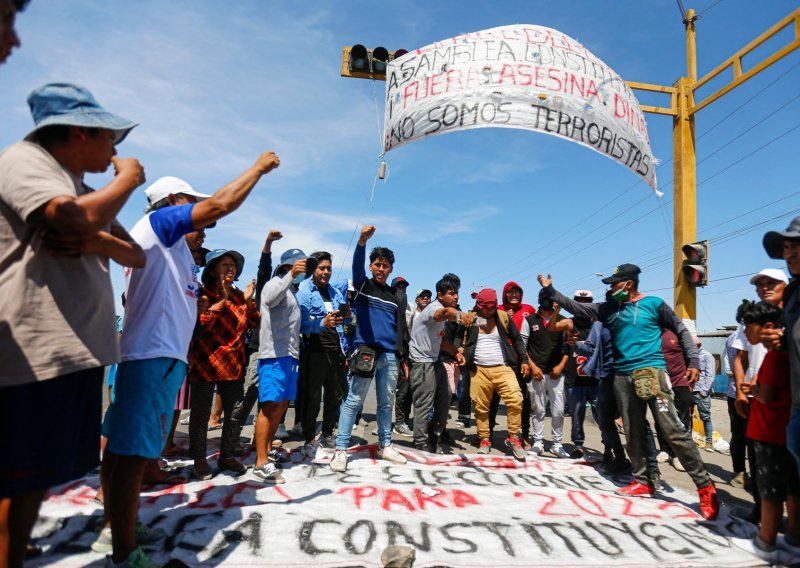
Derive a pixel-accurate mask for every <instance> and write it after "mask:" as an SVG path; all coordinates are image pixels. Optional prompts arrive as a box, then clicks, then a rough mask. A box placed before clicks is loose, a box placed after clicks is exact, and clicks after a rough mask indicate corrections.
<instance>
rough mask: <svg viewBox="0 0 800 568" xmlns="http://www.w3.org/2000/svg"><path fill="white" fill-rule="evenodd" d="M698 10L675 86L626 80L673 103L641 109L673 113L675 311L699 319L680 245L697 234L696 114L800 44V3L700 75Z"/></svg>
mask: <svg viewBox="0 0 800 568" xmlns="http://www.w3.org/2000/svg"><path fill="white" fill-rule="evenodd" d="M696 19H697V17H696V15H695V12H694V10H687V12H686V18H685V20H684V23H685V24H686V75H687V76H686V77H681V78H680V79H678V81H677V82H676V83H675V85H674V86H673V87H667V86H664V85H652V84H649V83H636V82H634V81H628V86H629V87H630V88H631V89H636V90H640V91H648V92H654V93H664V94H668V95H670V106H669V108H666V107H656V106H648V105H641V106H640V108H641V109H642V111H643V112H649V113H653V114H661V115H668V116H672V140H673V141H672V149H673V164H674V166H673V168H674V180H675V182H674V194H675V197H674V224H675V226H674V242H673V246H674V253H673V268H674V274H673V282H674V286H675V291H674V292H675V313H676V314H677V315H678V317H680V318H688V319H696V317H697V296H696V290H695V288H693V287H692V286H689V284H688V282H687V281H686V279H685V278H684V276H683V270H682V268H683V250H682V248H681V247H682V246H683V245H684V244H686V243H691V242H694V241H696V240H697V151H696V148H695V120H694V116H695V113H697V111H699V110H701V109H703V108H705V107H706V106H708V105H710V104H711V103H713V102H714V101H716V100H718V99H720V98H721V97H723V96H724V95H725V94H727V93H729V92H730V91H732V90H733V89H735V88H736V87H738V86H739V85H741V84H742V83H744V82H745V81H747V80H748V79H751V78H752V77H754V76H755V75H757V74H758V73H760V72H761V71H763V70H764V69H766V68H767V67H769V66H770V65H772V64H774V63H776V62H777V61H779V60H780V59H782V58H783V57H786V56H787V55H788V54H789V53H791V52H792V51H794V50H795V49H797V48H799V47H800V8H797V9H795V10H794V11H792V12H791V13H790V14H789V15H787V16H786V17H785V18H783V19H782V20H780V21H779V22H777V23H776V24H775V25H774V26H772V27H771V28H769V29H768V30H767V31H765V32H764V33H762V34H761V35H760V36H758V37H757V38H756V39H754V40H753V41H751V42H750V43H748V44H747V45H746V46H744V47H743V48H742V49H740V50H739V51H737V52H736V53H734V54H733V55H731V56H730V57H728V58H727V59H726V60H725V61H723V62H722V63H720V64H719V65H718V66H717V67H715V68H714V69H713V70H712V71H711V72H709V73H708V74H706V75H704V76H703V77H702V78H700V79H698V78H697V50H696V41H695V26H694V23H695V20H696ZM790 26H791V27H792V30H793V34H794V39H793V40H792V41H790V42H789V43H788V44H786V45H784V46H783V47H781V48H780V49H778V50H777V51H775V52H774V53H772V54H771V55H769V56H768V57H766V58H764V59H763V60H762V61H760V62H759V63H756V64H755V65H752V66H751V67H750V68H749V69H748V70H747V71H744V66H743V63H742V60H743V58H744V57H745V56H747V55H749V54H751V53H752V52H753V50H755V49H756V48H757V47H759V46H761V45H763V44H764V43H765V42H767V41H768V40H769V39H771V38H772V37H774V36H775V35H776V34H778V33H780V32H781V31H783V30H785V29H786V28H788V27H790ZM731 68H732V70H733V78H732V80H731V81H730V82H729V83H727V84H726V85H724V86H723V87H721V88H720V89H718V90H717V91H715V92H714V93H712V94H710V95H709V96H707V97H706V98H705V99H703V100H702V101H700V102H697V103H696V102H695V100H694V95H695V93H696V92H697V90H698V89H700V88H701V87H703V86H704V85H706V84H708V83H709V81H711V80H712V79H714V78H715V77H717V76H719V75H720V74H721V73H722V72H723V71H725V70H727V69H731Z"/></svg>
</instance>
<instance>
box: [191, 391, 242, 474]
mask: <svg viewBox="0 0 800 568" xmlns="http://www.w3.org/2000/svg"><path fill="white" fill-rule="evenodd" d="M214 387H216V389H217V392H219V396H220V397H221V398H222V412H224V413H225V416H226V417H230V416H232V415H233V409H234V407H235V406H236V404H241V400H242V398H243V397H244V379H236V380H233V381H217V382H207V381H193V382H192V413H191V414H189V457H190V458H192V459H195V460H197V459H206V458H207V457H208V452H207V451H206V443H207V442H208V419H209V418H210V417H211V404H212V402H213V401H214ZM238 442H239V429H238V428H237V425H236V424H235V421H234V420H229V419H228V418H226V419H225V421H224V422H223V423H222V438H221V440H220V443H221V445H220V452H219V459H226V458H232V457H233V452H234V451H235V449H236V446H237V445H238Z"/></svg>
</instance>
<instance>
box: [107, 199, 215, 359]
mask: <svg viewBox="0 0 800 568" xmlns="http://www.w3.org/2000/svg"><path fill="white" fill-rule="evenodd" d="M193 207H194V204H193V203H192V204H188V205H176V206H173V207H163V208H161V209H157V210H156V211H153V212H152V213H150V214H148V215H146V216H145V217H143V218H142V219H140V220H139V222H138V223H136V226H135V227H134V228H133V230H131V236H132V237H133V238H134V239H135V240H136V242H137V243H139V245H140V246H141V247H142V248H143V249H144V252H145V255H147V263H146V264H145V267H144V268H136V269H130V268H128V269H126V270H125V319H124V321H123V324H122V343H121V348H122V360H123V361H138V360H141V359H154V358H156V357H170V358H172V359H178V360H180V361H184V362H187V357H186V356H187V353H188V352H189V342H190V341H191V339H192V331H193V330H194V326H195V322H196V320H197V294H198V291H199V290H200V283H199V282H198V280H197V274H198V272H199V271H200V270H199V268H198V267H197V266H195V264H194V259H193V258H192V253H191V251H189V246H188V245H187V244H186V239H184V238H183V237H184V235H186V234H187V233H191V232H193V231H194V230H195V229H194V227H193V226H192V208H193Z"/></svg>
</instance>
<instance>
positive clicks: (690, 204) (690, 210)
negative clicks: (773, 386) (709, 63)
mask: <svg viewBox="0 0 800 568" xmlns="http://www.w3.org/2000/svg"><path fill="white" fill-rule="evenodd" d="M695 19H696V18H695V13H694V10H687V12H686V20H685V22H686V72H687V75H688V77H681V78H680V79H678V82H677V83H676V84H675V86H676V87H677V89H678V96H677V103H678V115H677V116H676V117H675V118H674V119H673V121H672V139H673V156H674V157H675V159H674V170H675V175H674V179H675V184H674V191H675V200H674V215H675V228H674V231H675V232H674V243H673V246H674V260H673V267H674V270H675V274H674V277H675V279H674V283H675V313H676V314H677V316H678V317H679V318H688V319H692V320H694V319H696V318H697V295H696V291H695V289H694V288H693V287H692V286H689V284H688V283H687V282H686V279H685V278H684V277H683V270H682V268H683V251H682V250H681V247H682V246H683V245H684V244H686V243H692V242H694V241H695V239H696V238H697V155H696V153H695V136H694V115H693V114H690V113H689V109H691V108H692V107H693V106H694V94H693V91H692V85H693V84H694V82H695V81H696V80H697V45H696V43H695V29H694V21H695Z"/></svg>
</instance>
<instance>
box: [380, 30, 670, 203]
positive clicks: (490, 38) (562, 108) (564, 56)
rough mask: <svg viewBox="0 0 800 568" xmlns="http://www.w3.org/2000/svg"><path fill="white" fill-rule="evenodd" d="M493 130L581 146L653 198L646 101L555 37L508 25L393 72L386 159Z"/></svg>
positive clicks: (400, 63)
mask: <svg viewBox="0 0 800 568" xmlns="http://www.w3.org/2000/svg"><path fill="white" fill-rule="evenodd" d="M486 127H500V128H521V129H525V130H535V131H538V132H545V133H547V134H551V135H553V136H559V137H561V138H566V139H568V140H572V141H573V142H577V143H579V144H583V145H584V146H588V147H589V148H592V149H593V150H596V151H597V152H600V153H601V154H605V155H606V156H608V157H610V158H612V159H614V160H616V161H617V162H619V163H621V164H622V165H624V166H626V167H627V168H629V169H631V170H633V171H634V172H635V173H636V174H637V175H639V176H641V177H642V178H643V179H644V180H645V181H646V182H647V184H648V185H649V186H650V187H652V188H653V189H656V175H655V159H654V158H653V153H652V150H651V149H650V140H649V137H648V135H647V123H646V121H645V119H644V116H643V114H642V110H641V109H640V108H639V101H638V100H637V99H636V97H635V96H634V94H633V92H632V91H631V89H630V87H628V85H627V84H626V83H625V81H623V80H622V78H620V76H619V75H617V74H616V73H615V72H614V70H613V69H611V68H610V67H608V66H607V65H606V64H605V63H603V62H602V61H600V59H598V58H597V57H596V56H595V55H593V54H592V53H590V52H589V51H588V50H587V49H586V48H585V47H584V46H583V45H581V44H580V43H579V42H577V41H576V40H574V39H572V38H571V37H569V36H567V35H564V34H562V33H561V32H559V31H557V30H554V29H551V28H545V27H542V26H534V25H523V24H519V25H513V26H502V27H499V28H492V29H490V30H484V31H481V32H475V33H469V34H464V35H460V36H456V37H454V38H451V39H448V40H445V41H440V42H437V43H434V44H432V45H429V46H426V47H423V48H421V49H417V50H416V51H412V52H409V53H408V54H406V55H404V56H402V57H400V58H399V59H396V60H394V61H392V62H390V63H389V65H388V68H387V71H386V115H385V121H384V151H388V150H391V149H393V148H396V147H398V146H400V145H402V144H404V143H406V142H411V141H413V140H418V139H420V138H424V137H426V136H431V135H434V134H443V133H445V132H452V131H457V130H467V129H471V128H486Z"/></svg>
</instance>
